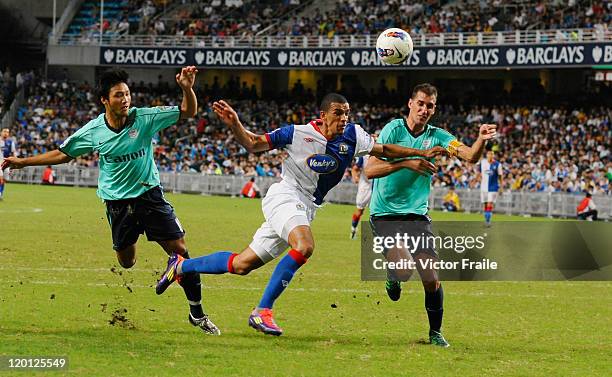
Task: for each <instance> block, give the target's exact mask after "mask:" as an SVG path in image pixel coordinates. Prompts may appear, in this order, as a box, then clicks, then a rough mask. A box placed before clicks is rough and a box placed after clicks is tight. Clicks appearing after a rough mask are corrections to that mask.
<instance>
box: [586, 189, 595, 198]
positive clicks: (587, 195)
mask: <svg viewBox="0 0 612 377" xmlns="http://www.w3.org/2000/svg"><path fill="white" fill-rule="evenodd" d="M585 194H586V197H587V198H590V197H591V196H593V195H592V194H591V193H590V192H588V191H587V192H585Z"/></svg>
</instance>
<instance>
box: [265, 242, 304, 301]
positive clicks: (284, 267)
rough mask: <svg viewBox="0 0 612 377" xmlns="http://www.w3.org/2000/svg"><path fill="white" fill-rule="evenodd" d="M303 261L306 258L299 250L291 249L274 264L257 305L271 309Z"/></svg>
mask: <svg viewBox="0 0 612 377" xmlns="http://www.w3.org/2000/svg"><path fill="white" fill-rule="evenodd" d="M304 263H306V258H304V256H303V255H302V254H300V252H298V251H296V250H293V249H291V250H290V251H289V253H288V254H287V255H285V256H284V257H283V259H281V260H280V262H278V265H276V268H275V269H274V272H273V273H272V276H271V277H270V281H269V282H268V286H267V287H266V290H265V291H264V294H263V296H262V297H261V301H260V302H259V306H258V307H259V308H268V309H272V305H274V301H276V299H277V298H278V297H279V296H280V295H281V293H283V291H284V290H285V288H286V287H287V286H288V285H289V282H290V281H291V279H292V278H293V274H295V271H297V270H298V269H299V268H300V267H302V265H303V264H304Z"/></svg>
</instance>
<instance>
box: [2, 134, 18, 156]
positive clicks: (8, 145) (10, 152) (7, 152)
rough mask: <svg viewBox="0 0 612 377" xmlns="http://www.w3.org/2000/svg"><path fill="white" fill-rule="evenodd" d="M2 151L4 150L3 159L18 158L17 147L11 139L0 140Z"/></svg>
mask: <svg viewBox="0 0 612 377" xmlns="http://www.w3.org/2000/svg"><path fill="white" fill-rule="evenodd" d="M0 150H2V156H0V157H2V158H7V157H14V156H17V146H16V145H15V140H13V139H11V138H9V139H0Z"/></svg>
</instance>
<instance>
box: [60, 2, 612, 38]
mask: <svg viewBox="0 0 612 377" xmlns="http://www.w3.org/2000/svg"><path fill="white" fill-rule="evenodd" d="M115 3H117V5H116V7H117V12H113V13H112V14H111V16H109V17H106V19H105V20H104V24H103V30H104V32H105V33H106V34H109V35H121V34H148V35H177V36H221V37H222V36H239V37H245V36H246V37H250V36H253V35H255V34H257V33H260V32H262V31H263V32H264V35H275V36H286V35H289V36H325V37H328V38H332V37H334V36H336V35H366V34H378V33H379V32H381V31H382V30H384V29H386V28H389V27H399V28H402V29H404V30H409V31H410V32H411V33H412V35H413V36H414V37H417V36H419V35H421V34H428V33H459V32H496V31H513V30H527V29H540V30H543V29H552V30H555V29H575V28H588V29H591V28H593V29H596V30H598V31H600V32H602V33H603V32H605V31H608V30H609V28H610V23H611V22H612V16H611V15H612V2H611V1H609V0H601V1H593V0H569V1H565V0H554V1H542V0H524V1H501V0H480V1H461V0H459V1H435V0H429V1H423V2H410V1H408V0H340V1H335V2H333V3H335V4H333V6H332V7H330V8H329V10H325V9H328V8H326V7H325V6H324V5H325V4H324V5H323V6H319V5H316V4H314V5H312V6H310V8H307V9H310V12H306V13H299V12H293V11H294V10H295V9H297V8H298V7H299V6H300V5H301V4H300V0H284V1H282V2H281V3H280V4H279V2H277V1H271V0H213V1H196V0H191V1H187V0H186V1H183V2H182V5H180V6H178V7H176V9H173V10H171V11H169V12H167V13H163V11H164V10H166V9H167V8H166V6H167V5H168V2H167V1H161V0H156V1H154V0H139V1H129V2H128V1H118V0H117V1H115ZM315 3H316V2H315ZM326 4H329V2H328V3H326ZM85 6H89V7H91V9H90V8H85ZM83 7H84V10H82V11H83V12H85V13H84V16H83V17H77V18H75V20H82V19H83V20H88V21H87V22H85V21H80V22H83V25H82V26H80V25H81V24H79V23H76V21H73V24H75V23H76V24H77V25H76V26H75V27H81V35H82V37H83V38H90V39H92V40H93V39H95V38H96V36H97V35H99V34H98V33H99V30H100V25H99V23H97V21H96V19H97V17H96V14H99V8H97V5H95V4H89V2H87V3H85V5H84V6H83ZM322 9H323V10H322ZM296 14H299V16H298V15H296ZM88 15H89V18H88V17H87V16H88ZM70 30H72V29H70ZM72 33H74V31H73V32H72ZM545 38H548V37H547V36H546V37H545ZM468 42H470V41H468Z"/></svg>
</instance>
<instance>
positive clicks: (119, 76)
mask: <svg viewBox="0 0 612 377" xmlns="http://www.w3.org/2000/svg"><path fill="white" fill-rule="evenodd" d="M129 78H130V76H129V75H128V73H127V72H126V71H124V70H122V69H111V70H108V71H106V72H104V73H103V74H102V76H100V81H99V82H98V98H106V99H108V96H109V94H110V89H111V88H112V87H113V86H115V85H117V84H121V83H125V84H127V83H128V79H129Z"/></svg>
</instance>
